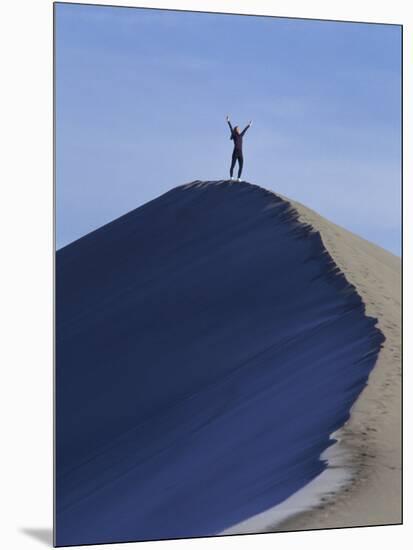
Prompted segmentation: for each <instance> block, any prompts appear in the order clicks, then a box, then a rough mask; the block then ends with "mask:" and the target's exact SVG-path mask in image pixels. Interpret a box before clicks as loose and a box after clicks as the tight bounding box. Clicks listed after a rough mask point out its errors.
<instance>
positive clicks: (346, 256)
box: [267, 197, 402, 531]
mask: <svg viewBox="0 0 413 550" xmlns="http://www.w3.org/2000/svg"><path fill="white" fill-rule="evenodd" d="M283 198H285V197H283ZM285 200H288V202H290V203H291V205H292V206H293V207H294V208H296V209H297V211H298V212H299V214H300V219H301V221H303V222H304V223H309V224H311V225H312V226H313V227H314V228H315V229H316V230H318V231H319V232H320V234H321V237H322V240H323V242H324V245H325V247H326V248H327V250H328V251H329V253H330V255H331V256H332V257H333V259H334V260H335V262H336V263H337V265H338V266H339V268H340V269H341V270H342V271H343V273H344V274H345V276H346V278H347V280H348V281H349V282H350V283H352V284H353V285H354V286H355V287H356V289H357V291H358V293H359V294H360V296H361V298H362V299H363V301H364V302H365V304H366V313H367V315H370V316H373V317H377V319H378V327H379V328H380V329H381V331H382V332H383V334H384V335H385V337H386V340H385V342H384V345H383V348H382V350H381V351H380V355H379V358H378V361H377V363H376V366H375V367H374V369H373V371H372V373H371V375H370V377H369V382H368V385H367V386H366V388H365V389H364V390H363V392H362V394H361V395H360V397H359V399H358V400H357V401H356V403H355V405H354V407H353V409H352V411H351V417H350V420H349V421H348V422H347V423H346V424H345V426H344V427H343V428H342V429H341V430H340V433H339V436H340V439H341V442H340V445H341V446H344V447H345V450H346V451H347V452H346V453H345V456H346V460H347V464H346V466H347V467H348V468H349V469H350V471H351V473H352V479H351V481H350V482H349V483H348V484H347V485H346V486H345V488H343V489H341V490H340V491H338V492H337V493H332V494H330V495H329V496H326V497H325V499H324V501H323V502H322V503H321V504H320V505H319V506H317V507H316V508H313V509H311V510H309V511H306V512H302V513H300V514H298V515H296V516H293V517H291V518H289V519H287V520H285V521H284V522H283V523H280V524H278V525H277V526H276V527H274V529H273V530H274V531H289V530H302V529H320V528H331V527H345V526H361V525H378V524H397V523H400V522H401V521H402V515H401V355H400V353H401V350H400V347H401V309H400V300H401V265H400V259H399V258H398V257H396V256H394V255H393V254H391V253H389V252H387V251H386V250H384V249H382V248H380V247H378V246H376V245H374V244H372V243H369V242H367V241H365V240H363V239H361V238H360V237H358V236H357V235H354V234H353V233H350V232H349V231H347V230H345V229H343V228H341V227H339V226H337V225H335V224H333V223H332V222H329V221H327V220H326V219H324V218H322V217H321V216H319V215H318V214H317V213H315V212H313V211H312V210H310V209H308V208H306V207H305V206H303V205H301V204H300V203H297V202H295V201H291V200H290V199H287V198H285ZM267 530H270V529H267Z"/></svg>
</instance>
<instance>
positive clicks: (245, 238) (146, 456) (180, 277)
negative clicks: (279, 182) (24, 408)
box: [56, 181, 383, 545]
mask: <svg viewBox="0 0 413 550" xmlns="http://www.w3.org/2000/svg"><path fill="white" fill-rule="evenodd" d="M56 284H57V290H56V307H57V310H56V319H57V322H56V330H57V334H56V337H57V344H56V346H57V347H56V354H57V355H56V359H57V366H56V412H57V424H56V431H57V435H56V447H57V455H56V458H57V495H56V497H57V500H56V504H57V508H56V511H57V544H58V545H68V544H81V543H102V542H114V541H127V540H147V539H160V538H174V537H190V536H202V535H213V534H216V533H218V532H220V531H222V530H224V529H226V528H228V527H229V526H231V525H234V524H236V523H237V522H240V521H242V520H244V519H246V518H248V517H251V516H253V515H254V514H257V513H259V512H262V511H264V510H266V509H268V508H270V507H272V506H274V505H276V504H277V503H279V502H282V501H283V500H285V499H286V498H287V497H288V496H290V495H291V494H292V493H294V492H295V491H296V490H298V489H299V488H301V487H302V486H304V485H305V484H306V483H308V482H309V481H310V480H312V479H313V478H314V477H315V476H317V475H318V474H319V473H320V472H322V471H323V469H324V468H325V464H324V463H323V461H322V460H320V454H321V453H322V451H323V450H325V449H326V448H327V447H328V446H329V445H330V444H331V443H332V440H331V439H330V437H329V436H330V434H331V433H332V432H333V431H335V430H336V429H337V428H339V427H340V426H342V425H343V423H344V422H345V421H346V420H347V419H348V416H349V410H350V407H351V406H352V404H353V403H354V401H355V400H356V399H357V397H358V395H359V393H360V392H361V391H362V389H363V387H364V386H365V384H366V382H367V378H368V375H369V373H370V371H371V369H372V368H373V366H374V363H375V361H376V358H377V354H378V352H379V349H380V346H381V343H382V341H383V336H382V333H381V332H380V331H379V330H378V329H377V328H376V327H375V323H376V319H373V318H371V317H368V316H366V314H365V308H364V304H363V302H362V300H361V298H360V297H359V295H358V294H357V292H356V290H355V288H354V287H353V286H352V285H350V284H349V283H348V282H347V281H346V279H345V277H344V275H343V274H342V273H341V272H340V271H339V269H338V268H337V266H336V265H335V263H334V262H333V260H332V258H331V257H330V255H329V254H328V252H327V251H326V250H325V248H324V246H323V244H322V241H321V238H320V235H319V233H317V232H316V231H314V230H313V228H312V227H311V226H310V225H305V224H303V223H301V222H299V221H298V216H297V212H296V210H295V209H294V208H292V207H291V205H290V204H289V202H287V201H286V200H284V199H281V198H280V197H278V196H276V195H275V194H273V193H271V192H269V191H266V190H264V189H262V188H260V187H258V186H255V185H251V184H249V183H246V182H243V183H231V182H228V181H218V182H193V183H191V184H187V185H184V186H181V187H177V188H175V189H172V190H171V191H169V192H168V193H166V194H164V195H162V196H161V197H159V198H157V199H155V200H154V201H151V202H149V203H147V204H146V205H144V206H142V207H140V208H138V209H136V210H134V211H132V212H130V213H128V214H126V215H125V216H123V217H121V218H119V219H117V220H115V221H114V222H112V223H109V224H107V225H105V226H103V227H102V228H100V229H98V230H97V231H94V232H92V233H90V234H89V235H86V236H85V237H83V238H81V239H79V240H78V241H76V242H74V243H72V244H70V245H68V246H66V247H65V248H63V249H61V250H59V251H58V252H57V265H56Z"/></svg>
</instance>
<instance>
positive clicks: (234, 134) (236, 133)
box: [227, 116, 252, 181]
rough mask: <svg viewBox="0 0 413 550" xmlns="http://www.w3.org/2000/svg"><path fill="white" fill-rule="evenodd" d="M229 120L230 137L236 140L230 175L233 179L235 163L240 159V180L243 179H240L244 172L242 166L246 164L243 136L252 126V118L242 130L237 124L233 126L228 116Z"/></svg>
mask: <svg viewBox="0 0 413 550" xmlns="http://www.w3.org/2000/svg"><path fill="white" fill-rule="evenodd" d="M227 122H228V126H229V128H230V130H231V137H230V139H232V140H233V141H234V150H233V151H232V160H231V168H230V170H229V175H230V177H231V179H233V177H232V175H233V173H234V167H235V163H236V162H237V160H238V181H241V179H240V178H241V172H242V167H243V165H244V156H243V154H242V138H243V137H244V134H245V132H246V131H247V130H248V128H249V127H250V126H251V124H252V120H250V121H249V123H248V124H247V126H245V128H244V129H243V130H242V132H240V129H239V126H235V128H233V127H232V125H231V122H230V120H229V117H228V116H227Z"/></svg>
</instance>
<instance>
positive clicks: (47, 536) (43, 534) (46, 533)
mask: <svg viewBox="0 0 413 550" xmlns="http://www.w3.org/2000/svg"><path fill="white" fill-rule="evenodd" d="M20 531H21V532H22V533H24V534H25V535H27V536H28V537H31V538H33V539H36V540H38V541H40V542H42V543H43V544H46V545H47V546H53V529H50V528H36V527H23V528H22V529H20Z"/></svg>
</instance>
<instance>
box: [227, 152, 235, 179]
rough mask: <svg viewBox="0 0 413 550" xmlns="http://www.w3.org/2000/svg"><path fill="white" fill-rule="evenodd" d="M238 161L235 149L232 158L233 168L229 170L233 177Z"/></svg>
mask: <svg viewBox="0 0 413 550" xmlns="http://www.w3.org/2000/svg"><path fill="white" fill-rule="evenodd" d="M236 161H237V156H236V154H235V151H233V152H232V160H231V168H230V170H229V175H230V177H231V178H232V174H233V173H234V166H235V163H236Z"/></svg>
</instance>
